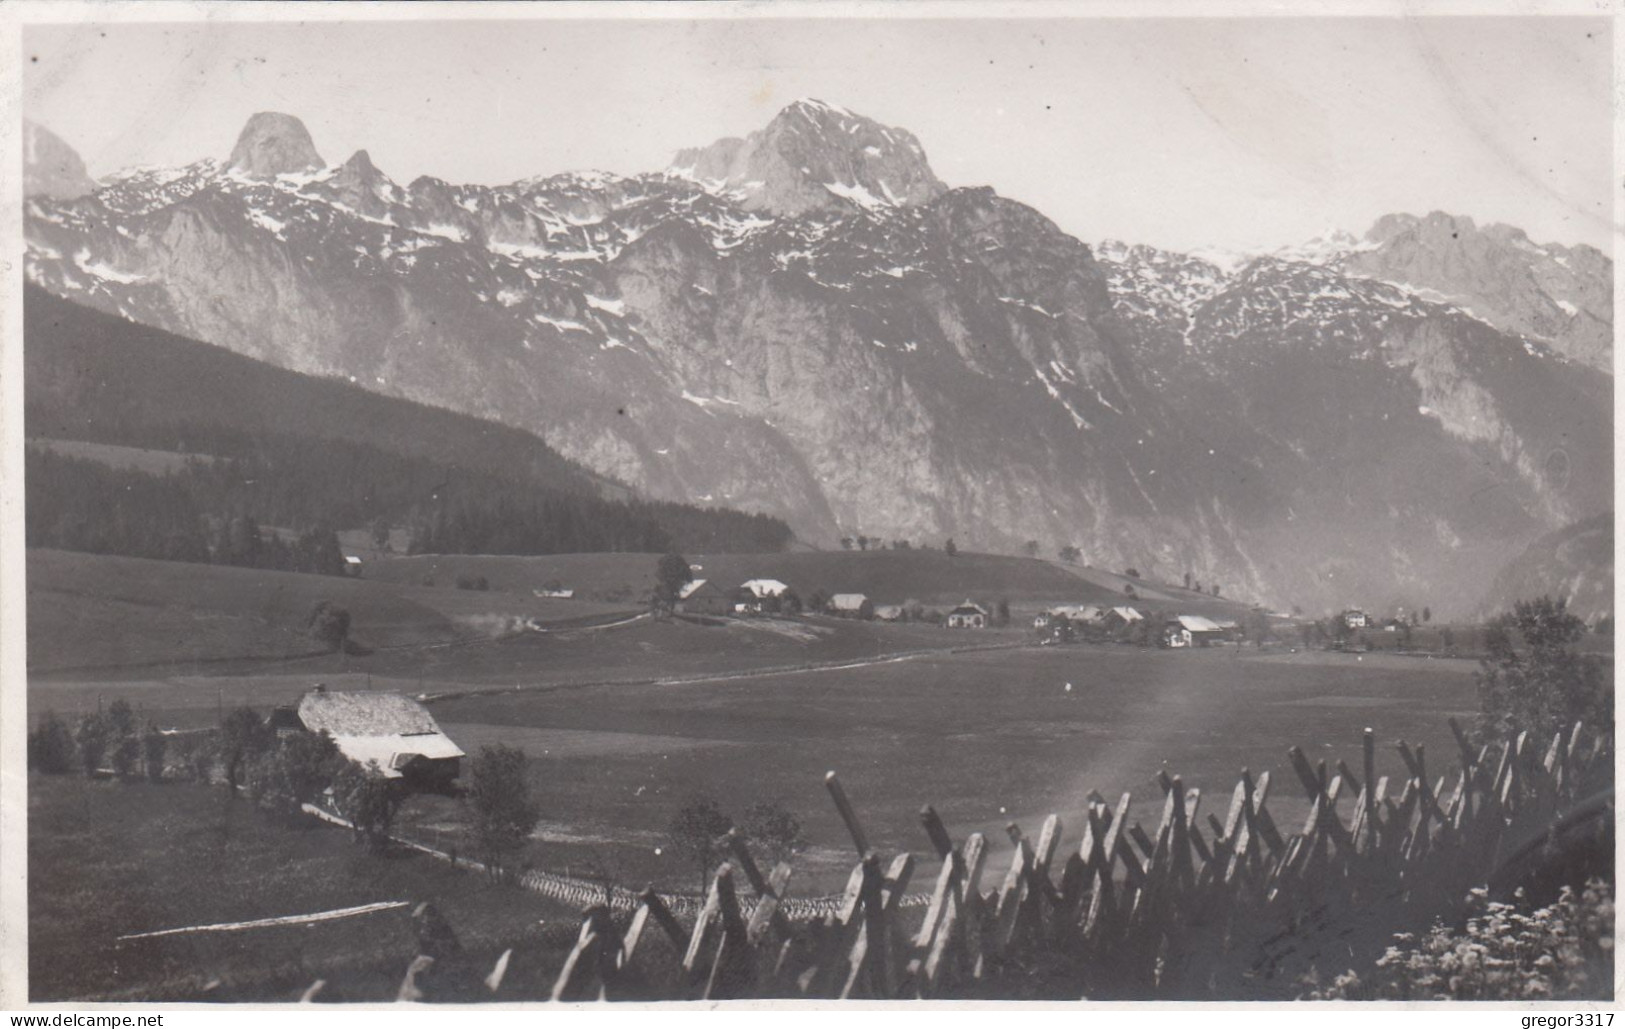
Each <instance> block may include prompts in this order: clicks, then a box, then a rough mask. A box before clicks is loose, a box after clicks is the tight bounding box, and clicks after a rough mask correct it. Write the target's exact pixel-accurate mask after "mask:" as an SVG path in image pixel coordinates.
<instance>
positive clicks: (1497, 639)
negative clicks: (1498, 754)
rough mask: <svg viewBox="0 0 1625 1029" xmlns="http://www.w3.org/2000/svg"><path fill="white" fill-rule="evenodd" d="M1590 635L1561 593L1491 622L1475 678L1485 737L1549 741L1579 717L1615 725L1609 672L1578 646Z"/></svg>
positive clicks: (1528, 603) (1596, 723)
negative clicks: (1518, 736) (1520, 735)
mask: <svg viewBox="0 0 1625 1029" xmlns="http://www.w3.org/2000/svg"><path fill="white" fill-rule="evenodd" d="M1514 634H1516V637H1517V638H1516V640H1514ZM1584 635H1585V623H1584V622H1582V621H1581V620H1580V619H1579V618H1576V617H1575V616H1574V615H1572V614H1570V613H1569V612H1568V608H1567V603H1566V602H1565V601H1564V600H1563V599H1561V598H1559V599H1558V600H1555V601H1554V600H1552V598H1550V597H1541V598H1540V599H1538V600H1527V601H1522V600H1521V601H1518V603H1517V604H1515V605H1514V606H1513V609H1512V611H1511V612H1510V613H1507V614H1502V615H1499V616H1497V617H1496V618H1494V619H1493V620H1491V621H1490V623H1489V625H1488V627H1487V629H1486V632H1485V638H1484V647H1485V649H1486V650H1487V651H1489V654H1488V656H1487V657H1485V658H1484V660H1483V661H1482V662H1480V665H1479V671H1478V672H1477V673H1476V674H1475V675H1474V679H1475V680H1476V681H1477V683H1478V702H1479V723H1478V731H1479V735H1480V736H1481V737H1483V738H1505V737H1506V736H1507V735H1508V734H1510V733H1515V732H1523V731H1528V732H1531V733H1533V734H1534V735H1535V737H1536V738H1537V739H1538V738H1541V737H1545V738H1547V739H1550V737H1551V735H1552V733H1553V732H1556V731H1557V730H1559V729H1563V728H1567V727H1569V726H1572V725H1573V724H1574V723H1575V722H1577V721H1584V722H1586V723H1587V724H1588V725H1593V726H1607V725H1612V724H1613V722H1614V694H1613V689H1612V684H1611V683H1610V681H1609V678H1608V675H1607V673H1606V672H1605V670H1604V669H1603V667H1602V664H1601V663H1600V662H1599V661H1598V660H1597V659H1596V658H1595V657H1592V656H1588V655H1583V654H1580V653H1578V652H1576V651H1575V649H1574V644H1575V643H1576V642H1577V641H1578V640H1579V639H1580V638H1581V637H1582V636H1584ZM1520 643H1521V647H1520V646H1519V644H1520Z"/></svg>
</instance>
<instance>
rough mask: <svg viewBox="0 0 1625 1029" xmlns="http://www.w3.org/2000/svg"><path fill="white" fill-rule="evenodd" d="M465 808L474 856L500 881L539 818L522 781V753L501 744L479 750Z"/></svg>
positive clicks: (471, 771)
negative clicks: (466, 807)
mask: <svg viewBox="0 0 1625 1029" xmlns="http://www.w3.org/2000/svg"><path fill="white" fill-rule="evenodd" d="M468 807H469V815H470V818H469V834H470V836H471V837H472V842H473V844H474V850H475V853H476V854H478V855H479V858H480V860H481V861H483V862H485V867H486V869H487V870H488V871H489V872H490V874H491V876H492V877H493V878H500V877H501V876H502V875H503V874H504V872H505V870H506V866H507V864H508V862H509V860H510V859H511V857H512V855H513V854H514V853H516V852H517V851H518V850H519V849H520V848H521V847H523V846H524V844H525V840H526V839H528V838H529V837H530V834H531V831H532V830H533V829H535V828H536V823H537V822H538V821H540V820H541V816H542V813H541V809H540V808H538V807H537V805H536V803H535V801H534V800H532V799H531V796H530V784H529V783H528V782H527V781H526V780H525V754H524V752H523V751H521V750H516V749H515V748H513V747H509V746H506V745H504V744H501V743H497V744H491V745H488V746H484V747H481V748H480V752H479V754H478V756H476V757H475V758H474V762H473V766H472V768H471V769H470V772H469V786H468Z"/></svg>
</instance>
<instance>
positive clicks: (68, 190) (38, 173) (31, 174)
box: [23, 118, 96, 200]
mask: <svg viewBox="0 0 1625 1029" xmlns="http://www.w3.org/2000/svg"><path fill="white" fill-rule="evenodd" d="M95 188H96V183H95V181H94V180H92V179H91V177H90V175H89V174H88V173H86V171H85V162H84V160H83V159H82V158H81V157H80V156H79V152H78V151H77V150H75V149H73V147H71V146H69V145H68V144H67V143H65V142H63V141H62V139H61V137H59V136H57V134H56V133H54V132H52V131H51V130H50V129H47V128H46V127H45V126H43V125H36V124H35V123H34V122H31V121H29V120H28V119H27V118H24V119H23V196H45V197H50V198H52V199H54V200H72V199H73V198H74V197H82V196H84V195H85V194H86V193H89V192H90V191H91V190H93V189H95Z"/></svg>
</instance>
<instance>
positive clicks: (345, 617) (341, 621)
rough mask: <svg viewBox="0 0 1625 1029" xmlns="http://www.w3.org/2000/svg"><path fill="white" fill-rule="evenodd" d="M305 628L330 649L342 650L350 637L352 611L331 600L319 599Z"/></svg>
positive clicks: (311, 636)
mask: <svg viewBox="0 0 1625 1029" xmlns="http://www.w3.org/2000/svg"><path fill="white" fill-rule="evenodd" d="M305 630H306V631H307V632H309V633H310V638H311V639H313V640H315V641H316V642H317V643H320V644H321V645H322V646H324V647H326V648H327V649H328V650H335V651H336V650H342V649H343V648H344V644H345V641H346V640H348V639H349V638H350V612H349V611H347V610H345V609H344V608H342V607H339V606H338V605H336V604H334V603H333V602H332V601H331V600H318V601H317V602H316V606H315V607H312V608H311V609H310V614H309V615H308V616H306V618H305Z"/></svg>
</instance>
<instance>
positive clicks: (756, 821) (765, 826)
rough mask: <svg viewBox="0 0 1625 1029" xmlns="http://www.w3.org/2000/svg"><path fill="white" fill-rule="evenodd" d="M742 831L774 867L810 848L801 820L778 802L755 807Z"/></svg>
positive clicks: (742, 825) (748, 812)
mask: <svg viewBox="0 0 1625 1029" xmlns="http://www.w3.org/2000/svg"><path fill="white" fill-rule="evenodd" d="M739 830H740V832H742V833H743V834H744V836H745V839H746V840H748V841H749V842H750V843H751V845H752V846H754V847H756V848H757V849H758V850H759V851H761V852H762V853H763V854H765V855H766V856H767V858H768V859H769V861H770V863H773V864H777V863H779V862H781V861H788V860H790V859H791V858H792V857H794V856H795V855H796V853H797V852H798V851H800V850H801V849H802V848H803V847H805V846H806V845H807V839H806V837H805V836H803V835H802V833H801V822H800V820H798V819H797V818H796V816H795V815H793V814H791V813H790V812H789V811H788V810H787V809H785V808H784V807H783V806H782V805H780V804H779V803H778V802H777V801H767V802H764V803H760V804H752V805H751V806H750V807H749V808H747V809H746V810H745V817H744V818H743V819H742V820H741V822H740V826H739Z"/></svg>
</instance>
